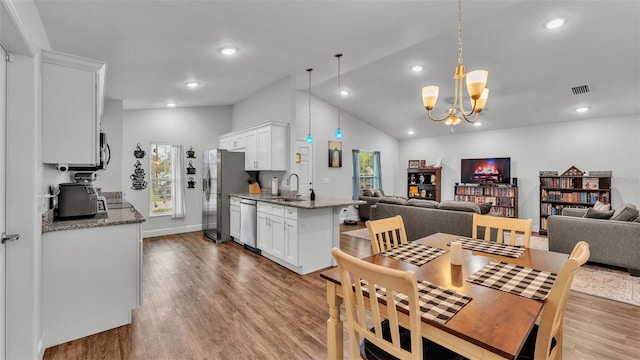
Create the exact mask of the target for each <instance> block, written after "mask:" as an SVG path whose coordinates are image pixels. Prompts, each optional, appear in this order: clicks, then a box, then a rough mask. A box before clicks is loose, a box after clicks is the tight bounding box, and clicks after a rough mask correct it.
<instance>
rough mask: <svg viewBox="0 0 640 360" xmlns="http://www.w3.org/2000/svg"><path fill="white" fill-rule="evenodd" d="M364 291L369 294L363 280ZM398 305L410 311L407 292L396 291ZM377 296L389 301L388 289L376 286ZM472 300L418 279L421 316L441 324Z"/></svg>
mask: <svg viewBox="0 0 640 360" xmlns="http://www.w3.org/2000/svg"><path fill="white" fill-rule="evenodd" d="M360 283H361V285H362V289H363V291H365V292H366V293H367V294H368V293H369V289H368V287H367V285H368V284H367V282H366V281H364V280H361V282H360ZM395 295H396V299H397V300H398V306H399V307H402V308H403V309H405V310H407V311H409V300H407V299H408V298H407V296H406V295H405V294H401V293H396V294H395ZM376 296H377V297H378V298H379V299H382V300H384V301H385V302H386V301H387V294H386V289H385V288H382V287H379V286H376ZM469 301H471V297H469V296H466V295H463V294H460V293H457V292H455V291H453V290H449V289H447V288H444V287H442V286H437V285H434V284H431V283H430V282H428V281H420V280H418V305H419V306H420V313H421V316H422V317H423V318H425V319H427V320H432V321H435V322H438V323H440V324H446V323H447V321H449V319H451V318H452V317H453V315H455V314H456V313H457V312H458V311H460V309H462V308H463V307H464V306H465V305H467V304H468V303H469Z"/></svg>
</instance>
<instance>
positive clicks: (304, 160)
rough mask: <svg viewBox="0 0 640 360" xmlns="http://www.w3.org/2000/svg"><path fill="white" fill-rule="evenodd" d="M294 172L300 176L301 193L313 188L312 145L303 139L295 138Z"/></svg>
mask: <svg viewBox="0 0 640 360" xmlns="http://www.w3.org/2000/svg"><path fill="white" fill-rule="evenodd" d="M292 172H294V173H296V174H298V176H299V177H300V191H299V193H301V194H307V193H309V192H310V191H309V189H310V188H313V186H312V184H311V182H312V181H313V145H311V144H309V143H308V142H306V141H305V140H296V159H295V164H294V167H293V171H292Z"/></svg>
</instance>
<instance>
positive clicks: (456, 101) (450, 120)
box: [422, 0, 489, 130]
mask: <svg viewBox="0 0 640 360" xmlns="http://www.w3.org/2000/svg"><path fill="white" fill-rule="evenodd" d="M488 74H489V72H488V71H486V70H476V71H471V72H469V73H468V74H467V73H465V70H464V65H463V63H462V0H458V66H456V69H455V72H454V74H453V78H454V81H455V90H454V98H453V104H452V105H451V109H449V112H448V113H447V114H446V115H444V116H443V117H440V118H439V117H434V116H433V115H432V114H431V110H433V107H434V106H435V104H436V101H437V100H438V92H439V91H440V88H439V87H438V86H434V85H430V86H425V87H423V88H422V103H423V104H424V108H425V109H426V110H427V113H428V114H429V118H431V120H433V121H443V120H444V123H445V125H449V126H454V125H458V124H460V122H462V119H461V118H460V117H462V118H464V119H465V120H466V121H467V122H470V123H474V122H476V120H478V117H479V115H480V112H481V111H482V109H484V106H485V104H486V103H487V98H488V97H489V89H487V88H485V85H486V84H487V76H488ZM465 77H466V78H467V92H468V93H469V99H470V101H471V110H470V111H469V112H465V111H464V107H463V105H462V79H464V78H465ZM452 130H453V129H452Z"/></svg>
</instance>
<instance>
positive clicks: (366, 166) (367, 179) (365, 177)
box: [358, 151, 375, 190]
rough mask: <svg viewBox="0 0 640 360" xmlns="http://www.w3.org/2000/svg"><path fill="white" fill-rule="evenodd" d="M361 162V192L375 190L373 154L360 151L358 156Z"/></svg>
mask: <svg viewBox="0 0 640 360" xmlns="http://www.w3.org/2000/svg"><path fill="white" fill-rule="evenodd" d="M358 160H359V162H360V190H364V189H371V188H375V186H374V185H373V180H374V179H375V175H374V173H373V152H369V151H360V154H359V155H358Z"/></svg>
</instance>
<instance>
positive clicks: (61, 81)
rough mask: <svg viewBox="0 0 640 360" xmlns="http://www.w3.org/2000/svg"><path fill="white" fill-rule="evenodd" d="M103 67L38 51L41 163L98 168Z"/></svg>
mask: <svg viewBox="0 0 640 360" xmlns="http://www.w3.org/2000/svg"><path fill="white" fill-rule="evenodd" d="M105 71H106V64H105V63H103V62H98V61H94V60H90V59H85V58H82V57H78V56H73V55H67V54H61V53H57V52H53V51H47V50H42V162H43V163H47V164H69V165H98V163H99V161H100V117H101V116H102V111H103V106H104V78H105Z"/></svg>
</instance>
